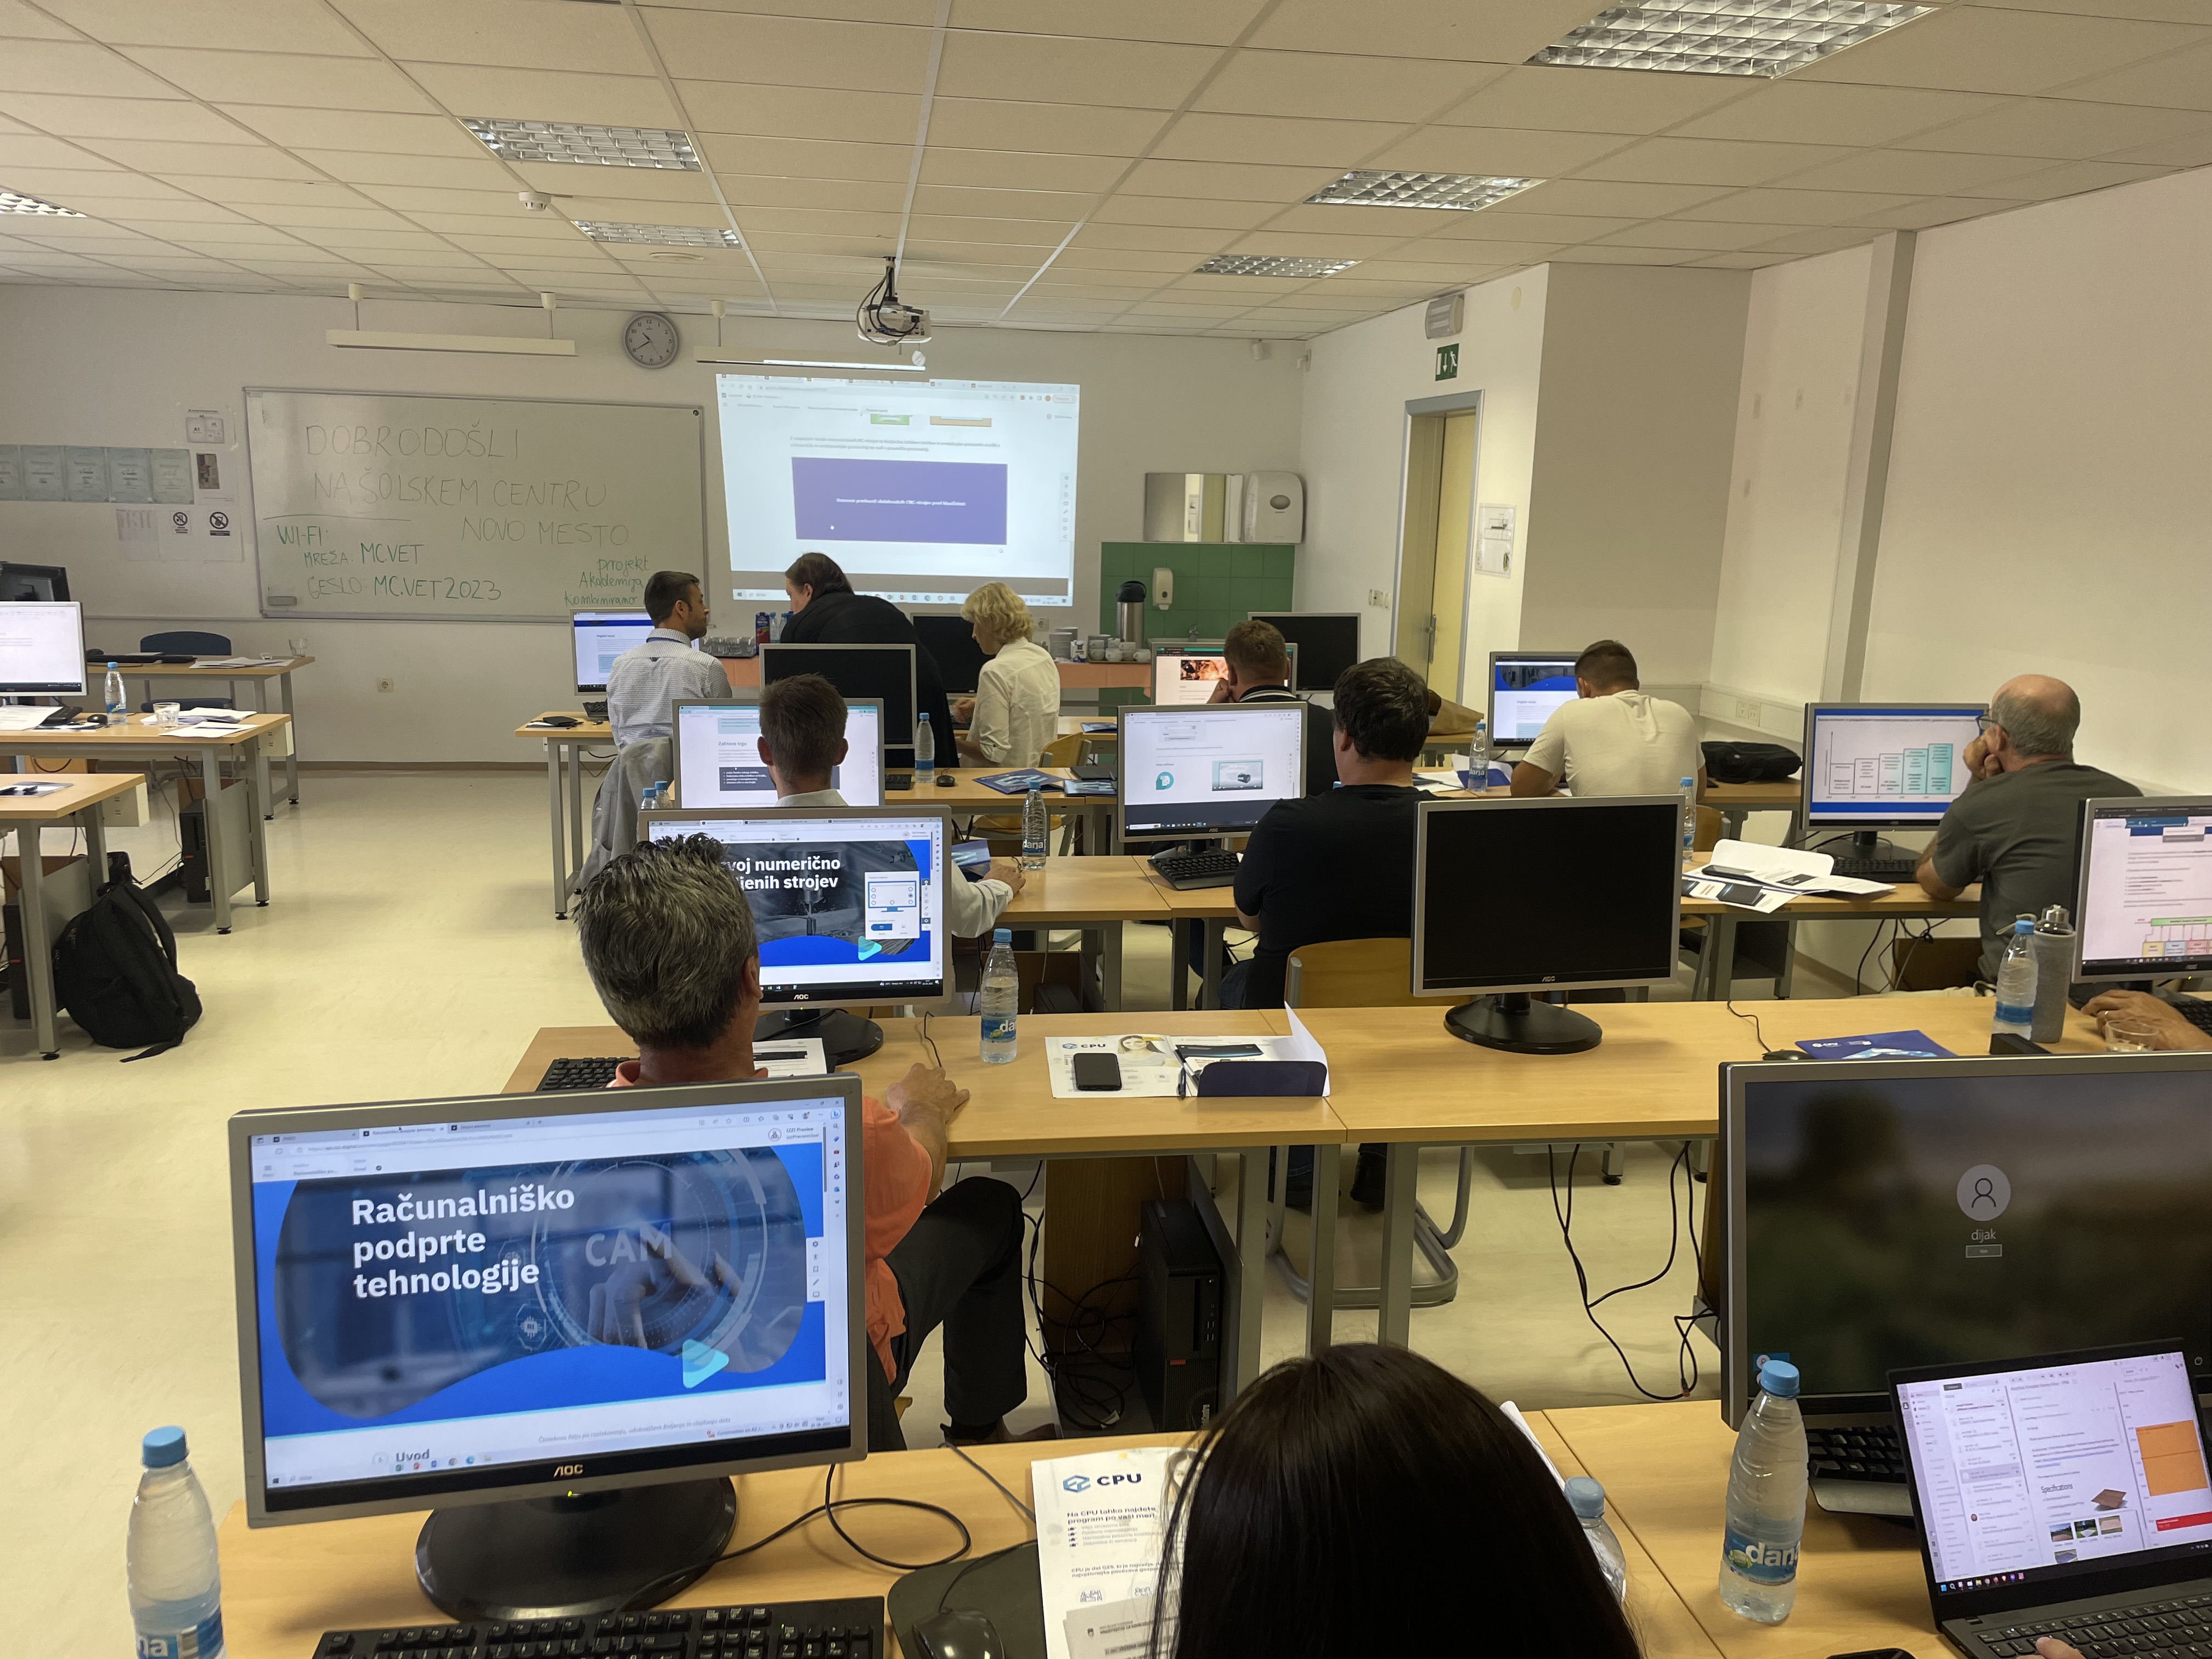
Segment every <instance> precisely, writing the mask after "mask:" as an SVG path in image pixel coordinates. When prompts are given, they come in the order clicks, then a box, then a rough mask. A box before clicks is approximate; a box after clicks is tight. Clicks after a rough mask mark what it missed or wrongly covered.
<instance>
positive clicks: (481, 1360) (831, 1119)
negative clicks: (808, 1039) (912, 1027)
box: [229, 1077, 867, 1620]
mask: <svg viewBox="0 0 2212 1659" xmlns="http://www.w3.org/2000/svg"><path fill="white" fill-rule="evenodd" d="M859 1132H860V1084H859V1081H858V1079H853V1078H849V1077H823V1078H809V1079H801V1080H797V1081H790V1082H780V1083H728V1084H714V1085H692V1086H686V1087H683V1088H671V1089H653V1090H642V1089H641V1090H637V1091H632V1092H626V1093H604V1092H599V1091H592V1092H586V1093H577V1094H571V1095H561V1096H550V1097H549V1096H545V1095H525V1096H493V1097H487V1098H479V1099H447V1100H434V1101H416V1102H402V1103H386V1104H381V1105H362V1106H334V1107H302V1108H297V1109H284V1110H277V1111H259V1112H243V1113H240V1114H239V1115H236V1116H234V1117H233V1118H232V1119H231V1120H230V1126H229V1143H230V1173H231V1204H232V1217H233V1223H234V1239H235V1246H236V1266H237V1285H238V1331H239V1364H240V1380H241V1383H242V1385H243V1388H242V1393H243V1398H244V1408H245V1440H246V1515H247V1521H248V1524H250V1525H252V1526H257V1527H259V1526H270V1525H278V1524H283V1523H286V1522H305V1521H325V1520H337V1519H340V1518H343V1517H348V1516H362V1515H376V1514H386V1513H392V1512H395V1511H404V1510H426V1509H427V1510H432V1513H431V1515H430V1516H429V1518H428V1520H427V1521H426V1522H424V1524H423V1527H422V1533H421V1534H420V1537H419V1540H418V1541H417V1543H416V1575H417V1577H419V1579H420V1580H421V1583H422V1589H423V1590H424V1592H425V1593H426V1594H427V1595H428V1596H429V1598H430V1599H431V1601H434V1602H435V1603H436V1604H437V1605H438V1606H439V1607H442V1608H444V1609H445V1610H446V1612H447V1613H450V1614H452V1615H453V1617H455V1618H457V1619H462V1620H469V1619H487V1620H514V1619H540V1618H550V1617H562V1616H570V1615H575V1614H581V1613H591V1612H597V1611H605V1610H608V1609H612V1608H620V1607H644V1606H649V1605H651V1604H652V1603H653V1602H654V1601H659V1600H662V1599H664V1598H665V1597H666V1596H668V1595H673V1594H674V1593H675V1592H676V1591H677V1590H678V1589H681V1588H683V1586H684V1585H685V1584H687V1583H690V1582H691V1580H692V1579H694V1578H696V1577H698V1576H699V1575H700V1574H701V1573H702V1572H704V1571H706V1570H707V1569H708V1567H710V1566H712V1565H714V1562H715V1561H716V1560H717V1559H719V1558H720V1555H721V1553H722V1551H723V1549H724V1547H726V1544H727V1542H728V1540H729V1536H730V1532H731V1528H732V1524H733V1523H734V1521H735V1518H736V1510H737V1505H736V1501H735V1498H734V1495H733V1493H732V1489H731V1486H730V1482H729V1479H728V1477H730V1476H732V1475H734V1474H744V1473H746V1472H748V1471H751V1470H756V1469H774V1468H793V1467H799V1466H803V1465H808V1464H827V1463H832V1462H842V1461H847V1460H850V1459H853V1458H857V1457H860V1456H862V1455H865V1454H866V1450H867V1429H866V1416H867V1407H866V1388H865V1386H864V1383H863V1382H862V1379H863V1378H864V1377H865V1376H866V1372H865V1371H864V1370H862V1369H861V1367H862V1365H863V1364H865V1363H866V1360H865V1358H864V1348H863V1339H864V1335H865V1327H866V1317H865V1307H866V1298H865V1297H864V1296H863V1294H862V1292H861V1277H860V1270H861V1263H862V1261H863V1253H862V1247H861V1237H860V1225H861V1206H860V1204H859V1203H857V1202H855V1201H854V1200H855V1199H856V1198H857V1194H856V1193H855V1192H854V1190H853V1188H854V1185H855V1183H856V1182H857V1179H858V1176H859V1173H860V1172H859V1165H858V1162H857V1160H858V1153H859Z"/></svg>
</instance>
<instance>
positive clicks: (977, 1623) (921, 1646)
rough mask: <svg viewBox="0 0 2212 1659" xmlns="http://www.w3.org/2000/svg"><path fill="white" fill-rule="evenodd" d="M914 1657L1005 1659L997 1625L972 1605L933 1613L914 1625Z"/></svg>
mask: <svg viewBox="0 0 2212 1659" xmlns="http://www.w3.org/2000/svg"><path fill="white" fill-rule="evenodd" d="M914 1645H915V1653H916V1659H1006V1644H1005V1643H1004V1642H1001V1641H1000V1639H999V1632H998V1627H997V1626H994V1624H992V1622H991V1621H990V1620H987V1619H986V1618H985V1617H984V1616H983V1615H982V1614H981V1613H977V1612H976V1611H975V1609H974V1608H972V1607H954V1608H951V1610H949V1611H947V1612H945V1613H932V1614H930V1616H929V1617H928V1618H927V1619H924V1620H919V1621H918V1622H917V1623H916V1624H915V1627H914Z"/></svg>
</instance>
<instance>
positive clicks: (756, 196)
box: [653, 173, 906, 229]
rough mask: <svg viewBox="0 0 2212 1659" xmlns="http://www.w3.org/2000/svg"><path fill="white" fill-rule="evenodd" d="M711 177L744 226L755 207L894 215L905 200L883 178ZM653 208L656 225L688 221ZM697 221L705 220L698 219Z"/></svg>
mask: <svg viewBox="0 0 2212 1659" xmlns="http://www.w3.org/2000/svg"><path fill="white" fill-rule="evenodd" d="M715 179H716V182H717V183H719V184H720V185H721V186H722V194H723V195H724V196H725V197H727V198H728V200H729V202H730V204H731V205H732V207H734V208H737V209H738V210H739V212H740V213H741V214H742V215H743V216H744V220H745V223H746V227H747V228H748V229H750V228H751V224H752V222H753V219H754V217H755V216H756V210H759V209H763V208H813V209H816V210H824V211H844V212H852V213H891V214H896V212H897V211H898V210H899V209H900V207H901V206H902V205H903V204H904V203H905V201H906V188H905V186H904V185H900V184H896V183H894V182H890V181H887V180H875V179H776V178H756V177H753V176H750V175H749V174H745V173H718V174H716V175H715ZM653 211H654V218H653V222H654V223H656V224H659V223H683V222H688V221H679V220H664V219H662V218H661V217H660V213H661V211H662V210H659V209H655V210H653ZM703 211H704V210H702V212H703ZM699 222H700V223H706V222H707V221H706V220H704V219H702V220H700V221H699Z"/></svg>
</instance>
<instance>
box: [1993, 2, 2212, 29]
mask: <svg viewBox="0 0 2212 1659" xmlns="http://www.w3.org/2000/svg"><path fill="white" fill-rule="evenodd" d="M1990 3H1992V4H1996V3H2002V4H2003V5H2006V6H2009V7H2011V8H2012V9H2014V10H2015V11H2069V12H2079V13H2081V14H2084V15H2087V16H2091V17H2139V18H2142V19H2143V20H2145V21H2148V22H2154V23H2201V22H2203V21H2204V8H2203V4H2202V3H2200V0H1990Z"/></svg>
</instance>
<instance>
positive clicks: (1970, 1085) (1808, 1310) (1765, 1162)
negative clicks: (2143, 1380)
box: [1721, 1054, 2212, 1424]
mask: <svg viewBox="0 0 2212 1659" xmlns="http://www.w3.org/2000/svg"><path fill="white" fill-rule="evenodd" d="M1722 1109H1723V1116H1722V1126H1721V1139H1722V1146H1721V1165H1722V1168H1723V1176H1722V1179H1723V1182H1724V1183H1725V1193H1726V1200H1725V1203H1724V1206H1723V1224H1722V1225H1723V1228H1724V1237H1723V1243H1724V1245H1725V1249H1724V1251H1723V1261H1724V1262H1725V1267H1724V1268H1723V1273H1724V1276H1725V1282H1724V1285H1723V1287H1722V1288H1723V1295H1722V1298H1721V1300H1722V1316H1723V1317H1722V1337H1723V1340H1722V1343H1721V1349H1722V1360H1723V1370H1722V1383H1721V1402H1722V1407H1723V1411H1724V1412H1725V1413H1727V1416H1728V1419H1729V1422H1730V1423H1731V1424H1733V1423H1735V1421H1736V1420H1737V1419H1738V1418H1739V1417H1740V1415H1741V1413H1742V1411H1743V1410H1744V1408H1745V1407H1746V1405H1747V1403H1748V1401H1750V1399H1751V1397H1752V1395H1753V1394H1754V1393H1755V1392H1756V1391H1757V1387H1758V1365H1757V1363H1756V1362H1757V1360H1758V1359H1759V1358H1760V1357H1762V1356H1776V1357H1780V1358H1786V1359H1788V1360H1789V1361H1790V1364H1793V1365H1795V1366H1796V1367H1797V1370H1798V1373H1799V1375H1800V1376H1801V1377H1802V1379H1803V1393H1802V1395H1801V1396H1800V1403H1801V1406H1802V1407H1804V1408H1805V1409H1806V1410H1808V1411H1814V1412H1819V1413H1822V1414H1824V1415H1825V1414H1836V1413H1850V1412H1855V1411H1862V1410H1863V1411H1872V1412H1881V1411H1886V1409H1887V1404H1888V1401H1887V1379H1888V1374H1889V1372H1890V1371H1892V1370H1898V1369H1901V1368H1903V1367H1905V1366H1911V1365H1932V1364H1950V1363H1953V1362H1966V1361H1972V1360H1981V1359H2002V1358H2008V1357H2011V1356H2015V1355H2019V1354H2032V1353H2050V1352H2058V1351H2061V1350H2064V1349H2069V1348H2082V1347H2093V1346H2100V1345H2102V1344H2106V1343H2116V1342H2133V1341H2138V1340H2142V1341H2148V1340H2155V1339H2157V1338H2162V1337H2173V1336H2179V1337H2180V1338H2181V1339H2182V1340H2183V1341H2184V1343H2185V1348H2186V1352H2187V1353H2188V1355H2189V1364H2190V1370H2191V1373H2192V1374H2193V1375H2194V1376H2197V1378H2198V1379H2199V1387H2200V1389H2203V1388H2206V1387H2212V1054H2080V1055H2063V1056H2060V1055H2054V1056H2052V1057H2051V1058H2048V1059H2038V1058H2034V1057H2033V1056H2030V1057H2022V1058H2011V1057H2006V1058H1996V1059H1992V1058H1989V1057H1984V1058H1980V1059H1962V1060H1821V1061H1813V1062H1806V1063H1798V1064H1792V1065H1779V1064H1767V1065H1744V1066H1729V1067H1727V1068H1726V1071H1725V1073H1724V1075H1723V1080H1722Z"/></svg>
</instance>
